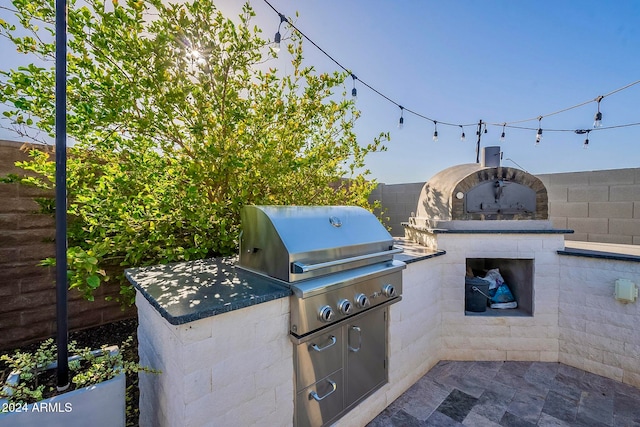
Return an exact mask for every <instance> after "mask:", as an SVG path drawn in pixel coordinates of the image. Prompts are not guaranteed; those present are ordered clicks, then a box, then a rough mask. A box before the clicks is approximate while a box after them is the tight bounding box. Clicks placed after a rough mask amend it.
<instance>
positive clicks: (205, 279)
mask: <svg viewBox="0 0 640 427" xmlns="http://www.w3.org/2000/svg"><path fill="white" fill-rule="evenodd" d="M394 243H395V244H396V245H397V246H399V247H402V248H403V249H404V252H403V253H401V254H397V255H396V256H395V257H394V259H396V260H398V261H403V262H405V263H412V262H416V261H421V260H425V259H429V258H433V257H436V256H440V255H444V254H445V252H444V251H437V250H432V249H429V248H426V247H424V246H420V245H418V244H416V243H412V242H408V241H405V240H404V239H396V240H395V241H394ZM236 262H237V257H229V258H210V259H204V260H198V261H188V262H179V263H172V264H162V265H156V266H152V267H140V268H130V269H127V270H125V276H126V277H127V279H128V280H129V282H131V284H133V286H134V287H135V288H136V289H137V290H138V291H140V293H141V294H142V295H143V296H144V297H145V298H146V300H147V301H149V303H150V304H151V305H152V306H154V307H155V308H156V310H158V312H159V313H160V314H161V315H162V317H164V318H165V319H167V321H168V322H169V323H171V324H172V325H181V324H183V323H188V322H193V321H195V320H198V319H203V318H206V317H211V316H215V315H217V314H222V313H227V312H229V311H233V310H238V309H240V308H244V307H248V306H251V305H255V304H260V303H262V302H267V301H271V300H275V299H278V298H284V297H288V296H290V295H291V290H290V289H289V288H288V287H287V286H285V285H283V284H280V283H278V282H277V281H275V280H272V279H269V278H267V277H264V276H260V275H258V274H255V273H252V272H250V271H246V270H243V269H241V268H238V267H236V265H235V264H236Z"/></svg>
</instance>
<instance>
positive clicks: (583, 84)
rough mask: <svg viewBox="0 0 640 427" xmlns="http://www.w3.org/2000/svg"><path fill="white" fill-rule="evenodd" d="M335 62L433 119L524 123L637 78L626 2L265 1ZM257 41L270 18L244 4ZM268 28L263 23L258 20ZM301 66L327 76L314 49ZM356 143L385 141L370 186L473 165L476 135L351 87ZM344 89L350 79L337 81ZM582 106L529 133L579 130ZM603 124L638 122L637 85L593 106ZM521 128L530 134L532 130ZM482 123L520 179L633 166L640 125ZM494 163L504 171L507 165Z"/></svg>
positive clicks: (639, 47)
mask: <svg viewBox="0 0 640 427" xmlns="http://www.w3.org/2000/svg"><path fill="white" fill-rule="evenodd" d="M270 2H271V4H272V5H273V6H274V7H275V8H276V9H278V10H279V11H280V12H282V13H284V14H285V15H287V16H294V15H295V12H296V11H298V12H299V13H300V16H299V17H298V18H297V20H296V26H298V27H299V28H300V29H301V30H302V31H303V32H304V33H305V34H306V35H307V36H309V37H310V38H311V39H313V40H314V41H315V42H316V43H317V44H319V45H320V46H321V47H322V48H323V49H325V50H326V51H327V52H328V53H330V54H331V55H332V56H333V57H335V59H336V60H338V61H339V62H340V63H342V64H343V65H344V66H346V67H347V68H349V69H351V70H352V71H353V72H354V74H356V75H357V76H358V78H360V79H362V80H364V81H366V82H367V83H369V84H370V85H372V86H374V87H375V88H376V89H378V90H380V91H381V92H383V93H384V94H385V95H387V96H389V97H390V98H392V99H393V100H395V101H396V102H398V103H399V104H401V105H403V106H404V107H405V108H410V109H412V110H415V111H417V112H420V113H421V114H423V115H425V116H427V117H431V118H433V119H435V120H438V121H444V122H452V123H461V124H466V123H477V122H478V120H480V119H482V120H483V121H486V122H489V123H503V122H510V121H516V120H520V119H526V118H531V117H537V116H539V115H545V114H547V113H552V112H555V111H558V110H561V109H563V108H565V107H569V106H572V105H576V104H579V103H581V102H583V101H587V100H590V99H594V98H596V97H597V96H599V95H603V94H606V93H608V92H611V91H613V90H615V89H618V88H620V87H622V86H625V85H626V84H628V83H631V82H634V81H637V80H640V28H639V26H638V23H639V22H640V2H638V1H615V2H607V3H606V4H605V3H603V2H595V1H554V2H551V1H537V2H524V1H497V0H485V1H417V0H414V1H389V0H386V1H385V0H350V1H339V0H306V1H289V0H270ZM252 5H253V6H254V8H255V10H256V12H257V14H258V16H257V18H258V22H259V25H261V27H262V28H263V29H264V35H265V36H268V37H273V35H272V34H271V33H275V29H276V28H277V24H278V18H277V16H276V15H275V14H274V12H273V11H271V10H270V9H269V8H268V7H267V6H266V5H265V4H264V1H262V0H253V1H252ZM265 15H266V16H267V20H264V18H263V17H264V16H265ZM305 53H306V57H307V59H308V60H309V62H310V63H312V64H315V65H316V66H317V68H318V69H319V70H332V69H334V68H335V66H334V65H333V64H332V63H331V62H330V61H329V60H327V59H326V58H324V56H323V55H322V54H321V53H319V52H318V51H317V50H316V49H315V48H314V47H313V46H311V45H307V48H306V51H305ZM357 87H358V100H357V105H358V108H359V109H360V110H361V112H362V117H361V119H360V120H359V122H358V125H357V128H356V130H357V133H358V136H359V138H360V139H361V141H362V142H363V143H364V142H366V141H368V140H370V139H371V138H372V137H373V136H374V135H377V134H378V133H379V132H380V131H390V132H391V141H390V142H389V143H388V144H387V146H388V151H386V152H383V153H379V154H374V155H372V156H371V157H370V158H369V162H368V167H369V169H371V171H372V174H373V176H374V177H375V178H377V179H378V180H379V181H380V182H385V183H400V182H418V181H425V180H428V179H429V178H430V177H431V176H432V175H434V174H435V173H436V172H438V171H439V170H441V169H443V168H446V167H448V166H451V165H455V164H458V163H468V162H475V131H476V128H475V126H471V127H466V128H465V129H464V130H465V133H466V135H467V138H466V142H461V141H460V128H457V127H448V126H442V125H438V134H439V141H438V142H437V143H435V142H433V140H432V135H433V130H434V126H433V123H431V122H428V121H425V120H423V119H420V118H417V117H414V116H412V115H411V114H406V113H405V126H404V128H403V129H402V130H398V129H397V126H396V125H397V121H398V118H399V113H400V111H399V108H398V107H397V106H395V105H393V104H391V103H389V102H387V101H385V100H384V99H382V98H380V97H379V96H377V95H375V94H374V93H372V92H371V91H369V90H368V89H366V88H364V87H363V86H361V85H360V86H357ZM349 89H350V83H349ZM596 108H597V105H596V103H595V102H593V103H590V104H588V105H586V106H584V107H581V108H578V109H575V110H572V111H569V112H566V113H563V114H558V115H554V116H551V117H548V118H543V119H542V121H541V125H542V128H543V130H544V128H545V127H546V128H548V129H584V128H591V127H592V125H593V116H594V114H595V112H596ZM601 112H602V113H603V127H604V126H613V125H621V124H627V123H636V122H640V84H638V85H635V86H633V87H631V88H629V89H626V90H624V91H621V92H619V93H616V94H613V95H611V96H609V97H606V98H604V99H603V100H602V102H601ZM520 126H526V127H532V128H537V127H538V121H537V120H534V121H532V122H527V123H522V124H520ZM501 132H502V128H501V127H496V126H488V133H487V134H484V135H483V138H482V146H488V145H500V146H501V147H502V150H503V151H504V158H505V159H507V158H510V159H513V160H514V161H516V162H517V163H518V164H520V165H521V166H522V167H524V168H525V169H526V170H528V171H530V172H533V173H548V172H563V171H579V170H594V169H613V168H621V167H640V145H639V144H640V126H636V127H630V128H625V129H611V130H601V131H595V132H592V133H591V134H590V137H589V140H590V144H589V149H587V150H584V149H583V148H582V147H583V142H584V139H585V137H584V136H583V135H576V134H575V133H573V132H553V133H552V132H546V133H545V132H544V131H543V139H542V141H541V143H540V145H539V146H537V147H536V146H535V133H536V132H535V131H530V130H529V131H524V130H515V129H507V130H506V140H505V142H504V143H501V142H500V141H499V137H500V134H501ZM504 164H505V165H507V166H514V164H513V163H511V162H510V161H505V162H504Z"/></svg>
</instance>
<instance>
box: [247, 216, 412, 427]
mask: <svg viewBox="0 0 640 427" xmlns="http://www.w3.org/2000/svg"><path fill="white" fill-rule="evenodd" d="M241 219H242V233H241V236H240V257H239V261H238V266H239V267H241V268H244V269H247V270H250V271H253V272H255V273H258V274H262V275H265V276H268V277H271V278H272V279H273V280H276V281H278V282H280V283H282V284H284V285H286V286H289V287H290V288H291V290H292V291H293V295H292V296H291V300H290V302H291V304H290V305H291V318H290V334H291V335H290V336H291V339H292V341H293V342H294V343H295V344H296V346H295V351H294V363H295V372H296V401H295V411H296V415H295V424H296V425H297V426H299V427H301V426H324V425H328V424H329V423H331V422H333V421H335V420H337V419H338V418H340V416H342V415H343V414H344V413H346V412H347V411H349V410H350V409H352V408H353V407H354V406H355V405H357V404H358V403H359V402H360V401H361V400H362V399H364V398H365V397H366V396H368V395H369V394H371V393H373V391H375V390H376V389H378V388H379V387H380V386H382V385H383V384H385V383H386V382H387V381H388V379H387V368H386V367H387V360H386V357H387V323H388V320H387V314H388V308H387V307H388V306H389V305H391V304H393V303H396V302H398V301H400V300H401V298H402V297H401V294H402V272H401V270H402V269H404V268H405V264H404V263H402V262H400V261H395V260H394V259H393V256H394V254H396V253H399V252H401V251H402V250H401V249H397V248H394V246H393V238H392V237H391V235H390V234H389V233H388V232H387V230H386V229H385V228H384V227H383V226H382V224H380V222H379V221H378V219H377V218H376V217H375V216H374V215H373V214H371V213H370V212H368V211H367V210H365V209H362V208H359V207H352V206H311V207H310V206H246V207H244V208H243V210H242V212H241Z"/></svg>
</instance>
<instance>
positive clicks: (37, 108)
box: [0, 0, 388, 302]
mask: <svg viewBox="0 0 640 427" xmlns="http://www.w3.org/2000/svg"><path fill="white" fill-rule="evenodd" d="M13 3H14V7H15V8H16V10H17V11H18V13H17V16H18V19H19V21H20V22H21V24H22V26H23V28H22V29H19V30H15V31H14V30H12V29H11V28H8V26H5V25H1V26H0V35H6V36H7V37H9V39H11V40H13V41H14V43H16V45H20V46H23V47H25V48H26V46H29V49H30V52H31V55H32V56H34V57H38V58H51V56H50V55H49V54H50V53H51V52H54V46H53V41H52V40H48V39H46V38H43V37H40V36H39V35H40V34H43V33H47V32H51V31H53V28H54V27H53V22H54V16H55V15H54V13H55V8H54V7H53V5H54V0H38V1H27V0H13ZM152 13H153V14H152ZM253 15H254V12H253V10H252V9H251V8H250V6H249V5H248V4H245V6H244V7H243V13H242V14H241V15H240V16H239V17H238V18H237V19H236V20H235V21H232V20H230V19H227V18H226V17H224V16H223V15H222V14H221V13H220V12H219V11H218V10H217V9H216V8H215V6H214V5H213V3H212V2H211V1H209V0H192V1H190V2H187V3H184V4H164V3H163V2H162V1H161V0H140V1H127V2H121V3H118V2H114V9H113V12H105V10H104V2H103V0H86V1H83V2H82V5H81V6H80V2H76V1H75V0H69V12H68V16H69V29H68V31H69V53H68V79H67V82H68V89H67V94H68V112H67V117H68V119H67V126H68V129H67V132H68V135H69V137H70V138H71V139H72V140H74V141H75V142H76V144H75V145H74V146H73V147H70V148H69V150H68V157H69V158H68V163H67V169H68V172H67V176H68V183H67V192H68V201H69V204H68V214H69V221H68V224H69V226H68V241H69V251H68V255H69V256H68V258H69V268H70V270H71V271H72V277H71V287H72V288H77V289H78V290H80V291H81V292H83V293H85V295H86V296H87V297H90V296H91V295H92V292H93V290H94V289H95V288H97V287H98V286H101V285H104V282H106V281H108V280H110V279H111V278H113V277H116V278H118V280H117V281H116V282H118V283H121V284H122V285H123V291H122V295H123V296H122V298H123V299H125V300H127V302H132V295H133V293H132V292H131V290H130V288H129V287H128V285H126V284H125V282H124V281H122V270H123V268H124V267H130V266H140V265H150V264H157V263H166V262H174V261H181V260H190V259H199V258H204V257H212V256H227V255H233V254H235V253H236V252H237V236H238V233H239V212H240V208H241V207H242V206H243V205H245V204H296V205H305V204H313V205H323V204H349V205H361V206H366V207H369V208H372V207H371V206H369V203H368V200H367V197H368V195H369V193H370V192H371V190H372V189H373V188H374V187H375V182H371V181H367V180H366V179H365V175H366V174H364V173H361V172H359V170H361V169H362V168H363V166H364V159H365V157H366V155H367V154H369V153H370V152H374V151H378V150H381V149H383V146H382V142H383V141H384V140H385V139H387V138H388V136H387V135H385V134H381V135H380V137H379V138H377V139H375V140H374V141H369V142H367V143H366V144H364V145H361V144H359V143H358V141H357V140H356V137H355V134H354V133H353V122H354V120H355V119H356V118H357V116H358V112H357V110H356V109H355V106H354V104H353V102H352V101H350V100H346V99H345V98H344V93H345V87H344V80H345V78H347V77H348V75H347V74H346V73H337V72H336V73H323V74H318V73H317V72H316V71H315V70H314V68H313V67H310V66H306V65H305V64H304V60H303V51H302V41H301V39H300V38H299V37H298V36H296V34H295V33H294V34H293V36H292V39H291V44H290V45H289V48H288V51H289V52H290V55H291V67H289V68H290V69H291V71H289V72H288V74H284V73H283V72H281V71H279V70H277V69H270V70H268V71H265V64H264V62H265V61H266V62H267V63H268V61H269V60H270V58H271V55H272V54H273V53H272V52H271V51H270V50H269V49H267V48H265V46H266V45H267V43H266V41H265V40H263V39H261V38H260V34H259V33H260V31H259V29H257V28H255V27H254V26H253V25H252V24H251V22H250V21H251V17H252V16H253ZM147 18H153V19H147ZM36 23H37V25H38V26H40V29H36V27H35V24H36ZM25 30H27V32H31V34H30V35H28V36H26V37H25V36H20V37H18V36H17V34H18V33H17V32H16V31H19V32H21V34H22V33H24V31H25ZM33 43H35V47H34V46H33ZM283 54H284V52H281V55H283ZM50 65H51V67H42V66H40V65H38V66H35V65H30V64H26V65H25V66H24V67H21V68H19V69H18V70H2V71H0V89H1V91H0V93H2V97H3V98H2V101H3V102H5V103H8V104H10V105H11V106H12V109H11V111H10V112H9V115H10V118H11V120H13V121H14V123H15V124H16V125H17V126H20V130H21V131H22V132H24V133H25V134H30V135H33V134H34V133H35V132H37V131H44V132H45V133H47V134H52V132H53V126H54V118H55V116H54V100H55V99H54V95H53V94H54V88H55V79H54V69H53V64H52V63H51V64H50ZM18 122H20V123H18ZM32 156H33V157H32V160H31V161H30V162H26V163H24V164H23V165H22V167H23V168H25V169H27V170H30V171H35V172H38V173H39V174H41V175H40V176H41V177H42V182H43V185H50V183H51V182H53V181H54V178H55V177H54V168H53V164H52V162H50V161H49V159H48V158H47V156H46V155H42V154H38V153H33V154H32ZM345 178H347V179H345Z"/></svg>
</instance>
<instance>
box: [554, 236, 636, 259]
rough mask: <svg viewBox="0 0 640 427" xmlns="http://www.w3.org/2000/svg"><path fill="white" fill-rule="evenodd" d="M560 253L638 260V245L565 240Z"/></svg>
mask: <svg viewBox="0 0 640 427" xmlns="http://www.w3.org/2000/svg"><path fill="white" fill-rule="evenodd" d="M564 246H565V248H564V250H560V251H558V254H560V255H568V256H578V257H586V258H600V259H611V260H616V261H629V262H640V247H639V246H637V245H623V244H615V243H598V242H580V241H566V242H565V245H564Z"/></svg>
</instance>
